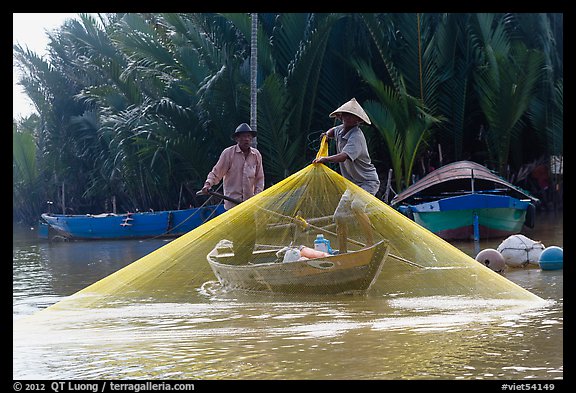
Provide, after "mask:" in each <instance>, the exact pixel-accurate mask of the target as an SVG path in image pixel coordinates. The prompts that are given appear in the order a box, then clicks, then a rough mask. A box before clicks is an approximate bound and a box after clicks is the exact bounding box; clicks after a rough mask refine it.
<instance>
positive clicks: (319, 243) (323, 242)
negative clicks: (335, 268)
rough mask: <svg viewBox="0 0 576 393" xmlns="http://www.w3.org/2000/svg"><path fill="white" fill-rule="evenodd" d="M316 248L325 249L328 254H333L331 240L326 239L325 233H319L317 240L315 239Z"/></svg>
mask: <svg viewBox="0 0 576 393" xmlns="http://www.w3.org/2000/svg"><path fill="white" fill-rule="evenodd" d="M314 249H315V250H318V251H324V252H327V253H328V254H332V248H331V247H330V240H328V239H325V238H324V235H323V234H321V233H320V234H318V235H317V236H316V240H314Z"/></svg>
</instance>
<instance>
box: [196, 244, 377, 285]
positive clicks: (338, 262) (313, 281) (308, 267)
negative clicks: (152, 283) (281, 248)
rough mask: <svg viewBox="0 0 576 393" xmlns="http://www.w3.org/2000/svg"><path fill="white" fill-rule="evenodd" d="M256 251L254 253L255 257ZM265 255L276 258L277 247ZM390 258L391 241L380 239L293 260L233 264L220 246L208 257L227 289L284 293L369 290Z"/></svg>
mask: <svg viewBox="0 0 576 393" xmlns="http://www.w3.org/2000/svg"><path fill="white" fill-rule="evenodd" d="M257 253H258V252H255V253H254V255H255V260H256V254H257ZM262 256H266V257H268V258H269V259H270V258H273V257H274V256H275V250H273V251H268V252H266V251H265V252H263V253H262ZM387 257H388V242H386V241H381V242H379V243H377V244H375V245H373V246H372V247H369V248H365V249H362V250H358V251H352V252H349V253H346V254H341V255H332V256H329V257H323V258H314V259H308V260H302V261H300V260H298V261H293V262H264V263H255V264H248V265H232V264H228V263H222V262H221V261H222V260H225V259H226V254H223V255H222V254H219V252H218V251H217V249H214V250H212V252H210V254H208V257H207V258H208V262H209V264H210V267H211V268H212V270H213V271H214V274H215V275H216V277H217V278H218V280H219V282H220V283H221V284H222V286H223V287H224V288H226V289H232V290H243V291H256V292H267V293H282V294H340V293H361V292H365V291H367V290H368V289H369V288H370V287H371V286H372V284H373V283H374V282H375V280H376V278H377V277H378V275H379V273H380V271H381V269H382V266H383V264H384V262H385V260H386V258H387ZM269 259H268V260H269ZM264 260H266V259H264Z"/></svg>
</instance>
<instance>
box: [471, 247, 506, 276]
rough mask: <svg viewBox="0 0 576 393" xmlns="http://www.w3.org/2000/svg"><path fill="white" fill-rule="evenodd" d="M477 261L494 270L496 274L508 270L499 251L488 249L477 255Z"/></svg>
mask: <svg viewBox="0 0 576 393" xmlns="http://www.w3.org/2000/svg"><path fill="white" fill-rule="evenodd" d="M476 260H477V261H478V262H480V263H481V264H483V265H484V266H486V267H488V268H490V269H491V270H494V271H495V272H496V273H503V272H504V269H505V268H506V263H505V262H504V257H503V256H502V254H500V252H499V251H498V250H495V249H493V248H487V249H485V250H482V251H480V252H479V253H478V255H476Z"/></svg>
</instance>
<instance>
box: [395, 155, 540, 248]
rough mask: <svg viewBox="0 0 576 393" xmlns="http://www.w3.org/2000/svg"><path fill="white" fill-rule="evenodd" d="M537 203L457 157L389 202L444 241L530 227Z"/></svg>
mask: <svg viewBox="0 0 576 393" xmlns="http://www.w3.org/2000/svg"><path fill="white" fill-rule="evenodd" d="M538 203H539V200H538V199H537V198H535V197H533V196H531V195H530V194H529V193H528V192H527V191H524V190H522V189H521V188H519V187H516V186H514V185H513V184H511V183H509V182H507V181H506V180H504V179H503V178H501V177H500V176H498V175H496V174H495V173H493V172H492V171H490V170H489V169H488V168H486V167H484V166H482V165H480V164H478V163H475V162H472V161H458V162H454V163H451V164H447V165H445V166H443V167H441V168H439V169H436V170H435V171H432V172H430V173H429V174H428V175H426V176H425V177H423V178H422V179H421V180H419V181H417V182H416V183H414V184H413V185H412V186H410V187H408V188H407V189H406V190H404V191H403V192H401V193H400V194H398V195H397V196H396V197H395V198H394V199H393V200H392V201H391V202H390V205H391V206H393V207H395V208H396V209H397V210H399V211H400V212H402V213H403V214H405V215H407V216H408V217H410V218H413V219H414V221H416V222H417V223H418V224H420V225H422V226H423V227H425V228H426V229H428V230H430V231H431V232H433V233H435V234H437V235H438V236H440V237H442V238H444V239H447V240H457V239H460V240H463V239H474V240H479V239H480V238H485V239H486V238H495V237H506V236H509V235H511V234H514V233H518V232H520V231H521V230H522V227H523V226H524V225H526V226H527V227H530V228H531V227H533V226H534V218H535V209H536V204H538Z"/></svg>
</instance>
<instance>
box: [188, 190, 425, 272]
mask: <svg viewBox="0 0 576 393" xmlns="http://www.w3.org/2000/svg"><path fill="white" fill-rule="evenodd" d="M197 194H199V195H202V192H201V191H198V192H197ZM208 194H210V195H212V196H215V197H217V198H221V199H225V200H227V201H230V202H232V203H235V204H237V205H239V204H240V203H241V201H239V200H238V199H234V198H231V197H229V196H226V195H224V194H220V193H219V192H216V191H211V190H208ZM259 208H260V209H263V210H265V211H266V212H268V213H272V214H274V215H276V216H279V217H282V218H286V219H289V220H291V221H293V222H294V223H296V224H298V225H304V226H305V227H310V228H313V229H315V230H317V231H320V232H323V233H325V234H328V235H331V236H334V237H338V235H337V234H336V233H334V232H332V231H329V230H327V229H324V228H321V227H317V226H316V225H312V224H310V223H309V222H308V221H306V220H305V219H304V218H302V217H300V216H298V217H290V216H287V215H285V214H282V213H278V212H275V211H272V210H268V209H264V208H262V207H259ZM348 241H349V242H350V243H353V244H356V245H357V246H360V247H366V244H364V243H361V242H359V241H357V240H354V239H350V238H348ZM388 256H389V257H391V258H394V259H396V260H398V261H401V262H404V263H407V264H408V265H410V266H414V267H417V268H420V269H425V267H424V266H422V265H419V264H417V263H415V262H412V261H410V260H408V259H406V258H402V257H400V256H397V255H394V254H390V253H388Z"/></svg>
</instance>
